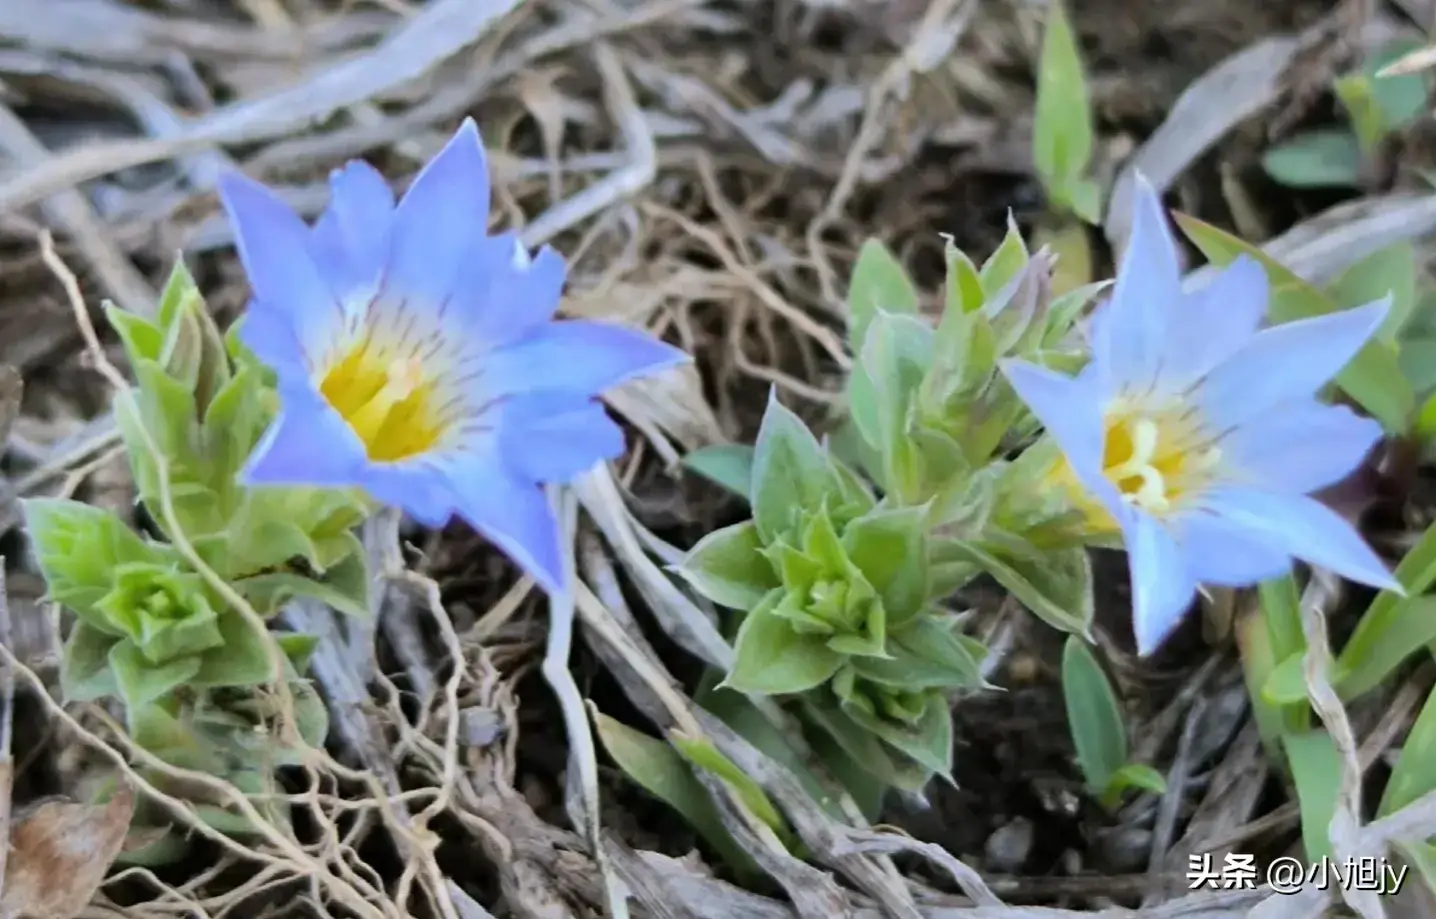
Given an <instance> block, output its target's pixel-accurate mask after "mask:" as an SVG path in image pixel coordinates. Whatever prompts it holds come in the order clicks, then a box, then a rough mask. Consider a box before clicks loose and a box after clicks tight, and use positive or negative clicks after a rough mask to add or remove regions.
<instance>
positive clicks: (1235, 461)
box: [1221, 399, 1382, 494]
mask: <svg viewBox="0 0 1436 919" xmlns="http://www.w3.org/2000/svg"><path fill="white" fill-rule="evenodd" d="M1381 436H1382V431H1381V425H1380V424H1379V423H1377V422H1376V421H1373V420H1372V419H1370V418H1363V417H1362V416H1360V415H1358V414H1356V413H1355V412H1353V411H1352V410H1351V409H1349V408H1347V407H1346V406H1342V405H1336V406H1333V405H1323V404H1322V403H1320V402H1317V401H1316V400H1314V399H1303V400H1301V401H1299V402H1297V403H1295V404H1291V405H1283V406H1280V407H1279V408H1276V409H1273V410H1272V411H1270V412H1268V413H1266V414H1264V415H1262V416H1261V417H1260V418H1256V419H1253V420H1252V421H1251V422H1249V423H1247V424H1244V425H1242V426H1241V427H1238V428H1236V429H1235V430H1233V431H1231V432H1230V433H1228V434H1227V435H1226V437H1224V438H1222V441H1221V450H1222V457H1223V459H1224V460H1225V462H1226V463H1227V464H1228V465H1229V466H1231V467H1232V469H1233V474H1234V475H1236V476H1238V477H1239V478H1240V480H1241V481H1243V482H1248V483H1250V484H1252V485H1255V486H1257V487H1259V488H1266V489H1270V490H1272V491H1281V492H1288V493H1291V494H1306V493H1307V492H1311V491H1316V490H1317V489H1320V488H1325V487H1327V486H1328V485H1333V484H1335V483H1337V482H1339V481H1341V480H1342V479H1344V478H1346V477H1347V476H1348V475H1350V474H1351V473H1352V472H1353V471H1354V470H1355V469H1356V468H1357V467H1358V466H1360V465H1361V462H1362V460H1364V459H1365V458H1366V455H1367V454H1368V453H1370V452H1371V448H1372V447H1374V446H1376V442H1377V441H1378V440H1380V439H1381Z"/></svg>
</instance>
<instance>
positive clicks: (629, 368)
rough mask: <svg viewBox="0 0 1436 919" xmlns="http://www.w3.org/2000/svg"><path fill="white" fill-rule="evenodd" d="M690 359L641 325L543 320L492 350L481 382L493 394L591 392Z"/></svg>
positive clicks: (575, 393)
mask: <svg viewBox="0 0 1436 919" xmlns="http://www.w3.org/2000/svg"><path fill="white" fill-rule="evenodd" d="M690 360H692V358H690V357H689V356H688V355H687V354H686V353H684V352H683V351H680V350H679V349H677V348H675V347H673V346H672V345H667V344H664V343H663V342H661V341H659V340H658V339H656V338H654V337H652V336H651V335H648V334H647V333H645V332H640V331H638V330H637V329H630V328H626V327H624V326H620V325H611V324H609V323H605V322H588V321H584V320H577V319H575V320H571V321H568V322H555V323H552V324H550V325H547V326H544V327H542V328H540V329H538V330H536V331H534V332H532V333H530V334H529V335H526V336H524V337H523V338H522V339H520V340H518V341H516V342H514V343H513V344H510V345H507V346H506V347H504V348H501V349H500V350H498V351H496V352H494V353H493V354H492V355H490V356H489V357H488V359H487V367H486V368H485V369H486V373H485V375H484V379H483V382H482V384H481V385H482V387H483V389H484V392H485V394H487V395H489V396H503V395H516V394H520V393H529V392H564V393H571V394H573V395H579V396H593V395H597V394H599V393H602V392H604V391H606V390H608V389H611V388H612V387H614V386H617V385H619V384H620V383H624V382H627V381H628V380H631V379H634V378H636V377H641V376H648V375H650V374H653V373H657V372H658V371H660V370H666V369H668V368H670V367H676V366H678V365H680V364H684V363H687V362H688V361H690Z"/></svg>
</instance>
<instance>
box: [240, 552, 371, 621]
mask: <svg viewBox="0 0 1436 919" xmlns="http://www.w3.org/2000/svg"><path fill="white" fill-rule="evenodd" d="M234 587H235V589H236V590H238V591H239V592H240V594H241V595H242V596H243V597H244V598H245V599H246V600H248V601H249V604H250V605H251V606H253V607H254V609H255V611H256V612H258V613H259V614H260V615H261V616H270V615H273V614H274V613H275V612H277V611H278V610H279V608H280V607H281V606H283V605H284V604H285V603H287V602H289V601H290V600H292V599H294V598H296V597H309V598H310V599H314V600H318V601H319V602H321V603H324V604H326V605H328V606H331V607H333V608H334V609H336V610H338V611H339V612H341V613H345V614H347V615H350V616H361V617H362V616H368V615H369V599H368V570H367V568H366V566H365V564H364V559H362V558H360V557H358V556H350V557H349V558H347V559H345V560H344V561H343V562H340V563H339V564H338V565H336V566H334V567H333V568H331V569H330V570H329V572H328V573H327V574H326V576H325V578H324V580H323V581H316V580H315V579H313V578H311V577H306V576H304V575H302V574H295V573H293V572H288V571H279V572H274V573H272V574H257V575H254V576H253V577H248V578H241V579H239V580H237V581H235V582H234Z"/></svg>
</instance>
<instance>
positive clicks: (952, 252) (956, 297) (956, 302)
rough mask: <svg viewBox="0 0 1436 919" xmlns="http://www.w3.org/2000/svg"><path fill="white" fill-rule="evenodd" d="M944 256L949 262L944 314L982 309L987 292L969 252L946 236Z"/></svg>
mask: <svg viewBox="0 0 1436 919" xmlns="http://www.w3.org/2000/svg"><path fill="white" fill-rule="evenodd" d="M1004 242H1006V240H1004ZM943 257H944V259H945V261H946V263H947V283H946V288H945V291H944V296H945V299H944V307H943V316H944V317H946V316H948V315H953V314H962V313H975V312H977V311H978V310H980V309H982V304H983V303H984V302H986V300H987V294H986V292H985V291H983V289H982V278H981V276H980V275H979V274H978V272H977V266H976V265H974V264H972V259H970V258H968V257H967V253H965V252H963V251H962V250H961V249H959V248H957V244H956V243H955V242H953V240H952V237H951V236H948V237H945V241H944V243H943Z"/></svg>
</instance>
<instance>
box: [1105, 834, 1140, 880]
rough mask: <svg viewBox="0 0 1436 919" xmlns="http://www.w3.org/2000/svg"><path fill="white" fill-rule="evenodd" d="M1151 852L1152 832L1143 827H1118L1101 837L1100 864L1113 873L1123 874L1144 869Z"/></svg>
mask: <svg viewBox="0 0 1436 919" xmlns="http://www.w3.org/2000/svg"><path fill="white" fill-rule="evenodd" d="M1151 851H1152V831H1151V830H1148V829H1144V828H1143V827H1139V826H1124V827H1118V828H1116V829H1114V830H1113V831H1112V832H1110V833H1106V834H1103V836H1102V842H1101V848H1100V852H1101V853H1102V862H1103V864H1105V865H1106V866H1107V868H1108V869H1109V870H1111V871H1114V872H1119V873H1124V874H1125V873H1127V872H1133V871H1140V870H1142V869H1145V868H1146V867H1147V856H1148V855H1149V854H1150V853H1151Z"/></svg>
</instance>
